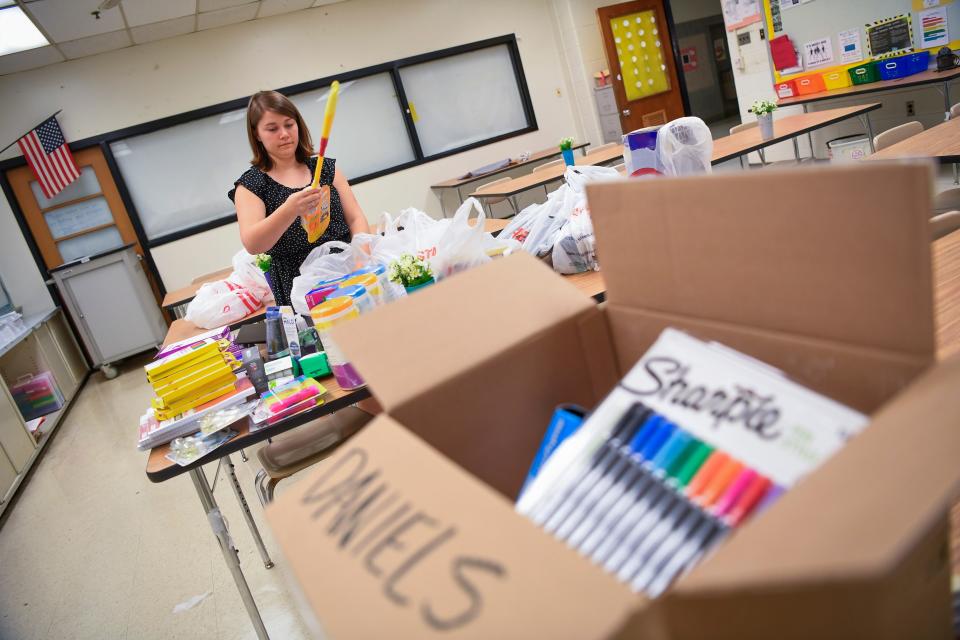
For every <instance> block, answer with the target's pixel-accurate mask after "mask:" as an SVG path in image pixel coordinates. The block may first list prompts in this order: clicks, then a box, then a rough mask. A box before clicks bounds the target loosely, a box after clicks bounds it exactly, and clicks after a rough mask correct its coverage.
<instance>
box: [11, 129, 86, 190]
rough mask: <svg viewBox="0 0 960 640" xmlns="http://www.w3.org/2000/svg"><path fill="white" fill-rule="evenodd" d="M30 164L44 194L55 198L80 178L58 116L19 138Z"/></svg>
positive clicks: (21, 148)
mask: <svg viewBox="0 0 960 640" xmlns="http://www.w3.org/2000/svg"><path fill="white" fill-rule="evenodd" d="M17 144H18V145H20V150H21V151H23V155H24V157H25V158H26V159H27V164H29V165H30V168H31V169H33V175H35V176H36V177H37V181H38V182H39V183H40V188H41V189H42V190H43V195H45V196H47V197H48V198H52V197H53V196H55V195H57V194H58V193H60V192H61V191H63V189H64V187H66V186H67V185H68V184H70V183H71V182H73V181H74V180H76V179H77V178H79V177H80V169H78V168H77V163H76V162H74V160H73V155H71V153H70V149H69V148H68V147H67V141H66V140H64V138H63V132H62V131H61V130H60V125H59V124H58V123H57V118H56V116H50V117H49V118H47V119H46V120H45V121H44V122H43V123H42V124H40V125H38V126H37V127H36V128H35V129H34V130H33V131H31V132H30V133H28V134H27V135H25V136H23V137H22V138H20V139H19V140H17Z"/></svg>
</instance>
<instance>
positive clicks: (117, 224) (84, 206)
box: [7, 147, 163, 305]
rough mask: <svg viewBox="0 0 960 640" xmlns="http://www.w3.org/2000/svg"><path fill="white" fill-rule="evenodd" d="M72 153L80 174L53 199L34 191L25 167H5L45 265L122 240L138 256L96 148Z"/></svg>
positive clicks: (141, 252) (134, 238) (135, 241)
mask: <svg viewBox="0 0 960 640" xmlns="http://www.w3.org/2000/svg"><path fill="white" fill-rule="evenodd" d="M73 157H74V160H76V162H77V166H78V167H79V168H80V177H79V178H78V179H77V180H75V181H74V182H72V183H71V184H70V185H68V186H67V187H66V188H65V189H64V190H63V191H61V192H60V193H58V194H57V195H56V196H54V197H53V198H47V197H46V196H45V195H44V194H43V192H42V191H41V190H40V185H39V184H38V183H37V181H36V177H35V176H34V175H33V172H32V171H31V170H30V167H28V166H24V167H18V168H16V169H12V170H10V171H8V172H7V179H8V180H9V182H10V186H11V187H12V189H13V192H14V195H15V196H16V198H17V203H18V204H19V205H20V210H21V211H23V215H24V218H26V221H27V225H28V226H29V227H30V232H31V234H32V235H33V239H34V240H35V241H36V244H37V247H38V248H39V250H40V254H41V255H42V256H43V261H44V263H45V264H46V267H47V269H55V268H56V267H59V266H61V265H63V264H65V263H67V262H73V261H74V260H77V259H79V258H83V257H85V256H88V255H92V254H95V253H100V252H102V251H106V250H109V249H114V248H117V247H120V246H124V245H127V244H133V245H134V247H135V250H136V252H137V255H139V256H141V257H143V255H144V249H143V247H142V246H141V245H140V241H139V239H138V238H137V234H136V232H135V231H134V228H133V223H132V222H131V221H130V216H129V214H128V213H127V208H126V207H125V206H124V204H123V199H122V198H121V197H120V191H119V190H118V189H117V185H116V183H115V182H114V181H113V176H112V175H111V174H110V169H109V168H108V166H107V161H106V158H104V156H103V152H102V151H101V150H100V147H88V148H86V149H82V150H80V151H76V152H74V154H73ZM143 271H144V273H146V274H147V279H148V280H149V281H150V286H151V288H152V289H153V294H154V297H155V298H156V299H157V304H158V305H159V304H160V303H161V300H162V299H163V296H162V295H161V292H160V287H159V285H158V283H157V282H156V279H155V278H154V276H153V274H152V273H150V270H149V269H144V270H143Z"/></svg>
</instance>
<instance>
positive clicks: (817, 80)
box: [796, 73, 827, 96]
mask: <svg viewBox="0 0 960 640" xmlns="http://www.w3.org/2000/svg"><path fill="white" fill-rule="evenodd" d="M796 82H797V93H798V94H799V95H801V96H805V95H807V94H810V93H820V92H821V91H826V90H827V87H826V85H824V84H823V76H822V75H820V74H819V73H814V74H811V75H808V76H802V77H800V78H797V80H796Z"/></svg>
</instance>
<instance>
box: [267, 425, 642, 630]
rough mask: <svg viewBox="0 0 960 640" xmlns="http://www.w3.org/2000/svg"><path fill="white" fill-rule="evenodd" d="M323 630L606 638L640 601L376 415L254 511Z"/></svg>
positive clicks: (474, 481) (496, 497) (437, 454)
mask: <svg viewBox="0 0 960 640" xmlns="http://www.w3.org/2000/svg"><path fill="white" fill-rule="evenodd" d="M267 518H268V520H269V522H270V525H271V527H272V528H273V531H274V532H275V535H276V539H277V542H278V544H279V545H280V548H281V549H282V551H283V554H284V556H285V557H286V559H287V560H288V561H289V564H290V567H291V569H292V572H293V574H294V575H295V576H296V578H297V581H298V582H299V584H300V586H301V588H302V592H303V594H304V595H305V597H306V600H307V601H308V603H309V605H310V606H311V608H312V609H313V610H314V612H315V613H316V614H317V617H318V618H319V619H320V620H321V621H322V623H323V625H324V627H325V628H326V630H327V631H328V632H329V633H330V635H331V637H333V638H431V637H436V638H443V639H453V640H460V639H465V638H478V639H483V640H488V639H490V638H570V639H571V640H573V639H578V640H583V639H590V638H596V639H601V638H607V637H609V636H610V635H611V634H612V633H613V632H614V630H615V629H616V628H617V627H618V626H620V625H621V624H622V623H623V622H624V621H625V620H626V618H627V617H628V616H629V614H630V613H631V611H635V610H636V609H637V608H638V607H642V606H643V604H644V601H643V600H642V599H640V598H637V597H636V596H634V595H632V594H631V593H630V592H629V591H628V590H627V589H624V588H623V587H622V586H621V585H620V584H619V583H617V582H616V581H615V580H614V579H613V578H611V577H610V576H608V575H606V574H605V573H603V572H602V571H601V570H599V569H597V568H595V567H593V566H592V565H591V564H590V563H589V562H586V561H585V560H584V559H583V558H581V557H580V556H578V555H577V554H576V553H575V552H574V551H572V550H571V549H569V548H567V547H566V546H565V545H563V544H562V543H560V542H558V541H556V540H554V539H553V538H552V537H550V536H549V535H547V534H546V533H544V532H542V531H540V530H539V529H537V528H536V527H535V526H534V525H533V524H532V523H530V522H529V521H527V520H526V519H524V518H523V517H521V516H519V515H518V514H516V513H515V512H514V510H513V505H512V504H510V503H509V502H508V501H506V500H504V499H503V498H501V497H500V496H499V495H497V494H496V493H494V492H493V491H491V490H490V489H489V488H488V487H486V486H484V485H483V484H482V483H481V482H478V481H477V480H475V479H474V478H472V477H470V476H469V475H468V474H466V473H464V472H463V471H462V470H461V469H459V468H458V467H457V466H456V465H454V464H451V463H450V461H448V460H446V459H445V458H444V457H443V456H441V455H440V454H439V453H438V452H437V451H436V450H434V449H432V448H431V447H429V446H428V445H427V444H425V443H424V442H422V441H421V440H420V439H418V438H417V437H416V436H414V435H412V434H411V433H410V432H409V431H407V430H405V429H403V428H402V427H401V426H400V425H399V424H398V423H397V422H395V421H394V420H392V419H391V418H390V417H389V416H380V417H378V418H377V419H376V420H374V421H373V422H372V423H371V424H370V425H369V426H368V427H367V428H366V429H364V430H363V431H362V432H361V433H360V434H359V435H357V436H356V437H355V438H354V439H353V440H351V441H350V442H348V443H347V444H346V445H344V446H343V447H342V448H341V449H339V450H338V451H337V452H336V453H335V454H334V455H332V456H331V457H330V458H329V459H327V460H326V461H324V463H323V464H321V465H319V466H318V467H317V468H316V469H315V470H314V471H313V472H312V473H311V474H310V475H309V476H307V477H305V478H303V479H301V480H300V481H299V482H297V483H296V484H295V485H294V486H293V487H291V488H289V489H287V490H286V491H284V492H283V493H282V494H281V495H280V497H279V498H278V499H277V500H276V502H275V503H273V504H272V505H271V506H269V507H268V508H267Z"/></svg>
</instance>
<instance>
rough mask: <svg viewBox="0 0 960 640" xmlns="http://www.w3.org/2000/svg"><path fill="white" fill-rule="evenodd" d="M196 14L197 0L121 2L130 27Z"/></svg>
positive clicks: (131, 0)
mask: <svg viewBox="0 0 960 640" xmlns="http://www.w3.org/2000/svg"><path fill="white" fill-rule="evenodd" d="M196 12H197V0H163V2H157V0H123V14H124V15H125V16H127V24H128V25H130V26H131V27H138V26H140V25H144V24H150V23H152V22H163V21H165V20H172V19H174V18H180V17H182V16H192V15H194V14H195V13H196Z"/></svg>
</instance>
